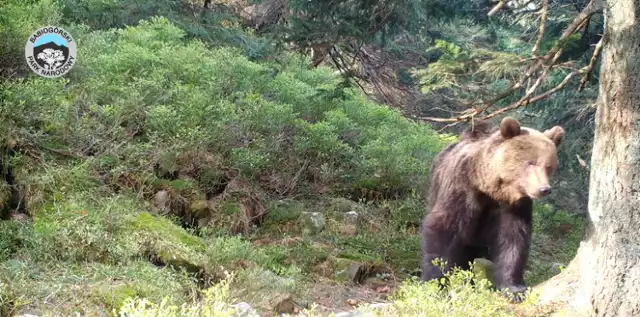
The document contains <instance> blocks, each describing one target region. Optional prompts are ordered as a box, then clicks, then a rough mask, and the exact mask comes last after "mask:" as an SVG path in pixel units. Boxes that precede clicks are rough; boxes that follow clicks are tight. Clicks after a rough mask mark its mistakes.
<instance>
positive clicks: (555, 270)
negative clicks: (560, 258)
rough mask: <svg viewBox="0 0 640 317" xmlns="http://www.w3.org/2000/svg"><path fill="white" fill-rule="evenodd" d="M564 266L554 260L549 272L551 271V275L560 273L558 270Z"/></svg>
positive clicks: (560, 270)
mask: <svg viewBox="0 0 640 317" xmlns="http://www.w3.org/2000/svg"><path fill="white" fill-rule="evenodd" d="M564 268H565V265H564V264H562V263H557V262H556V263H553V264H552V265H551V272H552V273H553V275H557V274H560V272H562V270H564Z"/></svg>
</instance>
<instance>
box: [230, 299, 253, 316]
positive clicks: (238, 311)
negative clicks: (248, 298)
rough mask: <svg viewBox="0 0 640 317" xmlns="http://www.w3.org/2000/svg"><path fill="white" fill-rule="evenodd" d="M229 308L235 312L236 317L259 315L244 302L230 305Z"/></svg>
mask: <svg viewBox="0 0 640 317" xmlns="http://www.w3.org/2000/svg"><path fill="white" fill-rule="evenodd" d="M231 307H232V308H233V309H234V310H235V315H234V316H236V317H260V314H258V312H257V311H256V310H255V309H253V307H251V305H249V303H246V302H240V303H237V304H233V305H231Z"/></svg>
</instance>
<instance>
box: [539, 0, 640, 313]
mask: <svg viewBox="0 0 640 317" xmlns="http://www.w3.org/2000/svg"><path fill="white" fill-rule="evenodd" d="M604 10H605V11H604V13H605V34H604V48H603V53H602V64H601V70H600V101H599V104H598V109H597V112H596V131H595V140H594V145H593V152H592V157H591V164H592V170H591V176H590V184H589V218H590V228H589V229H590V230H589V235H588V237H587V238H586V240H585V241H583V242H582V245H581V246H580V248H579V249H578V253H577V256H576V258H575V259H574V260H573V261H572V263H571V264H570V265H569V267H568V268H567V271H566V272H563V273H561V274H560V275H559V276H557V277H556V278H554V279H553V282H551V281H550V282H551V285H552V286H548V285H545V286H543V287H542V292H546V294H543V297H545V296H562V295H567V293H566V291H567V288H566V287H570V288H572V289H573V290H572V291H573V292H572V293H573V295H574V297H573V298H571V299H569V304H570V305H571V306H573V309H575V310H578V311H579V312H580V314H581V315H582V316H640V0H607V1H606V3H605V9H604ZM559 289H560V290H561V289H564V290H563V291H559Z"/></svg>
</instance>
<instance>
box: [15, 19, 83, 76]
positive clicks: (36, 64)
mask: <svg viewBox="0 0 640 317" xmlns="http://www.w3.org/2000/svg"><path fill="white" fill-rule="evenodd" d="M76 48H77V47H76V41H75V40H74V39H73V37H71V34H69V32H67V31H66V30H64V29H63V28H61V27H57V26H45V27H42V28H40V29H38V30H36V31H35V32H33V33H32V34H31V36H29V39H28V40H27V45H26V46H25V57H26V59H27V64H29V67H30V68H31V70H33V72H35V73H36V74H38V75H40V76H42V77H49V78H55V77H60V76H63V75H64V74H66V73H68V72H69V71H70V70H71V68H72V67H73V65H75V63H76V52H77V50H76Z"/></svg>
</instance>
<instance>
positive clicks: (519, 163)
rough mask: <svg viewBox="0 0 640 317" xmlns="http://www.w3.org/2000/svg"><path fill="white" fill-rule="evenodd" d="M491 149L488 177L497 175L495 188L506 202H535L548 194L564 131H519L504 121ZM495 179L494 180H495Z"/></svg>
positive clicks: (513, 121) (514, 122)
mask: <svg viewBox="0 0 640 317" xmlns="http://www.w3.org/2000/svg"><path fill="white" fill-rule="evenodd" d="M494 136H495V137H494V138H493V142H491V146H492V147H493V149H490V150H491V152H493V154H492V155H491V156H490V162H488V163H489V166H490V170H491V172H490V173H491V174H493V175H494V176H495V174H494V173H497V182H496V183H494V184H496V185H497V188H495V189H496V190H497V191H499V192H500V195H498V196H502V197H504V198H505V200H508V201H509V202H515V201H517V200H519V199H521V198H523V197H530V198H531V199H538V198H540V197H543V196H546V195H548V194H549V193H551V186H550V184H549V183H550V182H549V181H550V178H551V176H552V175H553V174H554V173H555V172H556V169H557V168H558V156H557V149H556V148H557V147H558V146H559V145H560V143H561V142H562V138H563V137H564V129H563V128H562V127H560V126H554V127H552V128H550V129H548V130H546V131H544V132H541V131H538V130H535V129H531V128H527V127H521V126H520V123H519V122H518V121H517V120H516V119H514V118H509V117H507V118H505V119H503V120H502V122H501V123H500V131H499V132H498V131H496V133H495V134H494ZM494 179H495V178H494Z"/></svg>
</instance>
